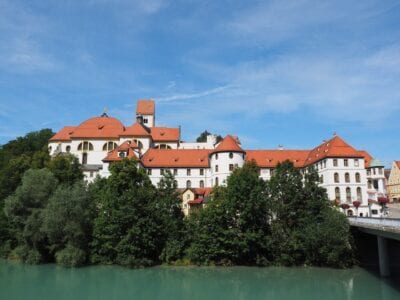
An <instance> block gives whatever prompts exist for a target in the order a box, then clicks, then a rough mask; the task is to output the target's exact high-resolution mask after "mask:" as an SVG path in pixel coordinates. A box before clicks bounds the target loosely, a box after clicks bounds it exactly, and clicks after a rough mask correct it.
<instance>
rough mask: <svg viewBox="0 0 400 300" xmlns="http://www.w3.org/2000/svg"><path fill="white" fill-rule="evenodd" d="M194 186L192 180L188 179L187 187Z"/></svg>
mask: <svg viewBox="0 0 400 300" xmlns="http://www.w3.org/2000/svg"><path fill="white" fill-rule="evenodd" d="M191 187H192V182H191V181H190V180H188V181H186V188H188V189H189V188H191Z"/></svg>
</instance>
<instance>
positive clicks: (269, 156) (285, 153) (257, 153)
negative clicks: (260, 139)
mask: <svg viewBox="0 0 400 300" xmlns="http://www.w3.org/2000/svg"><path fill="white" fill-rule="evenodd" d="M309 153H310V151H309V150H246V161H251V160H254V161H255V162H256V164H257V166H259V167H260V168H274V167H276V165H277V164H278V163H280V162H283V161H285V160H290V161H291V162H293V164H294V166H295V167H297V168H301V167H303V166H304V163H305V162H306V160H307V157H308V155H309Z"/></svg>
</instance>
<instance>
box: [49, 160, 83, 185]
mask: <svg viewBox="0 0 400 300" xmlns="http://www.w3.org/2000/svg"><path fill="white" fill-rule="evenodd" d="M47 167H48V169H49V170H50V171H51V172H52V173H53V174H54V176H55V177H56V178H57V180H58V181H59V182H60V183H62V184H67V185H73V184H74V183H75V182H78V181H81V180H82V179H83V173H82V168H81V165H80V164H79V161H78V158H77V157H76V156H74V155H72V154H60V155H57V156H56V157H53V158H52V159H51V161H50V162H49V163H48V165H47Z"/></svg>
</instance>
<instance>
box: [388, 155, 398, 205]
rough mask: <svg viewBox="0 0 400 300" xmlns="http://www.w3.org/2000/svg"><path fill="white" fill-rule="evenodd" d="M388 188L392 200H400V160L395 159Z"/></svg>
mask: <svg viewBox="0 0 400 300" xmlns="http://www.w3.org/2000/svg"><path fill="white" fill-rule="evenodd" d="M387 188H388V192H389V199H390V201H392V202H400V161H394V162H393V164H392V169H391V170H390V175H389V180H388V183H387Z"/></svg>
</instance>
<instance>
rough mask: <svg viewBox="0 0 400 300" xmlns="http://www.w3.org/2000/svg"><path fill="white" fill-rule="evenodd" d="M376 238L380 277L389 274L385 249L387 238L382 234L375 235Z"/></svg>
mask: <svg viewBox="0 0 400 300" xmlns="http://www.w3.org/2000/svg"><path fill="white" fill-rule="evenodd" d="M377 239H378V255H379V271H380V274H381V276H382V277H389V276H390V268H389V255H388V250H387V240H386V238H384V237H382V236H379V235H378V236H377Z"/></svg>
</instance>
